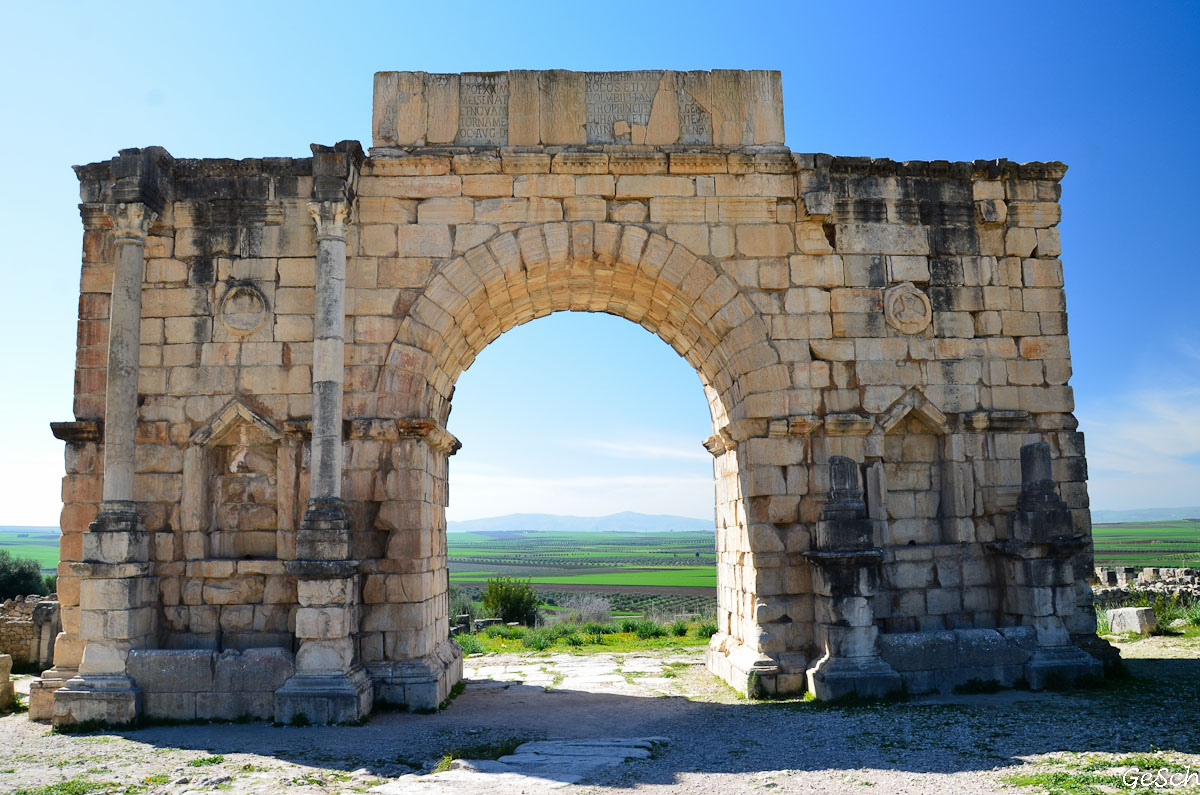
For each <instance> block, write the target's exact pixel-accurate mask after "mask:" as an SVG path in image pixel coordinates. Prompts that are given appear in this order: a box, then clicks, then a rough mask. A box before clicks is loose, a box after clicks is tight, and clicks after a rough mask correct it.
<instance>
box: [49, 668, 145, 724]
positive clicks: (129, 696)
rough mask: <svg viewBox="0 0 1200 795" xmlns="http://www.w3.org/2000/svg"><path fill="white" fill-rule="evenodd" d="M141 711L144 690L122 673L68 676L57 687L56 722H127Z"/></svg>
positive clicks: (135, 717) (55, 701) (54, 721)
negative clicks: (68, 677) (69, 677)
mask: <svg viewBox="0 0 1200 795" xmlns="http://www.w3.org/2000/svg"><path fill="white" fill-rule="evenodd" d="M141 714H142V691H141V689H139V688H138V686H137V685H135V684H134V683H133V680H132V679H130V678H129V677H128V676H124V675H122V674H91V675H88V676H76V677H74V678H73V679H68V680H67V681H66V682H65V683H63V685H62V686H61V687H59V688H58V689H56V690H55V691H54V711H53V713H52V715H51V718H50V721H51V723H52V724H53V725H54V726H56V727H57V726H78V725H80V724H86V723H99V724H104V725H109V726H125V725H128V724H131V723H134V722H135V721H137V719H138V717H140V716H141Z"/></svg>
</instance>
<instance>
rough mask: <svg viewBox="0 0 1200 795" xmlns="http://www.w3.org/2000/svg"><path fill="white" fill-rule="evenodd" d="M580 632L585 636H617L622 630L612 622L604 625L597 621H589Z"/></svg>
mask: <svg viewBox="0 0 1200 795" xmlns="http://www.w3.org/2000/svg"><path fill="white" fill-rule="evenodd" d="M579 631H580V632H582V633H583V634H585V635H615V634H617V632H619V631H620V630H619V629H618V628H617V625H616V624H613V623H612V622H611V621H610V622H607V623H604V624H601V623H599V622H597V621H589V622H588V623H586V624H584V625H583V626H582V627H580V628H579Z"/></svg>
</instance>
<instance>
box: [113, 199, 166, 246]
mask: <svg viewBox="0 0 1200 795" xmlns="http://www.w3.org/2000/svg"><path fill="white" fill-rule="evenodd" d="M108 215H109V217H110V218H112V223H113V230H114V231H115V233H116V238H117V242H118V243H121V242H130V243H137V244H143V243H145V242H146V234H147V233H148V232H149V231H150V226H151V225H152V224H153V223H154V221H155V220H156V219H157V218H158V213H156V212H154V211H153V210H151V209H150V208H149V207H147V206H146V205H145V204H142V203H141V202H118V203H117V204H115V205H113V206H112V207H111V208H110V209H109V211H108Z"/></svg>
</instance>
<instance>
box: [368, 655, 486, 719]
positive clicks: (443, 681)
mask: <svg viewBox="0 0 1200 795" xmlns="http://www.w3.org/2000/svg"><path fill="white" fill-rule="evenodd" d="M367 668H368V670H369V671H370V672H371V679H372V680H373V681H374V683H375V700H376V701H377V702H379V703H380V704H387V705H389V706H404V707H407V708H409V709H411V710H414V711H418V712H424V711H430V710H436V709H437V708H438V706H439V705H441V704H442V702H444V701H445V700H446V699H447V698H449V697H450V691H451V690H453V689H454V686H455V685H456V684H458V683H459V682H460V681H462V649H461V648H460V647H459V645H458V644H457V643H455V642H454V641H452V640H449V639H447V640H445V641H443V642H442V643H440V644H439V645H438V647H437V648H436V649H434V651H433V652H432V653H431V654H427V655H425V656H424V657H418V658H416V659H413V660H400V661H384V662H377V663H371V664H370V665H368V666H367Z"/></svg>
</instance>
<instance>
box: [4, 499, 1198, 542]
mask: <svg viewBox="0 0 1200 795" xmlns="http://www.w3.org/2000/svg"><path fill="white" fill-rule="evenodd" d="M1176 519H1200V505H1193V506H1191V507H1183V508H1135V509H1133V510H1127V511H1105V510H1094V511H1092V521H1093V522H1095V523H1096V524H1116V523H1118V522H1169V521H1174V520H1176ZM446 526H447V529H448V530H449V531H450V532H463V533H468V532H474V533H488V532H504V531H509V532H520V531H533V532H559V533H662V532H666V531H669V530H684V531H688V532H707V531H709V530H712V529H713V520H712V519H695V518H693V517H690V516H671V515H669V514H648V513H634V512H633V511H623V512H621V513H614V514H610V515H608V516H560V515H558V514H552V513H510V514H508V515H507V516H489V517H487V518H485V519H464V520H462V521H457V522H447V523H446ZM0 532H9V533H13V534H15V533H52V534H55V535H57V534H58V528H57V527H54V526H46V527H34V526H29V525H21V526H15V525H7V526H5V525H0Z"/></svg>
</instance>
